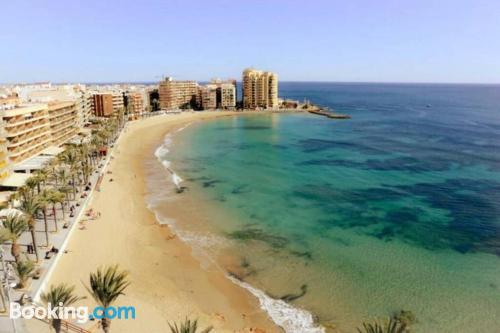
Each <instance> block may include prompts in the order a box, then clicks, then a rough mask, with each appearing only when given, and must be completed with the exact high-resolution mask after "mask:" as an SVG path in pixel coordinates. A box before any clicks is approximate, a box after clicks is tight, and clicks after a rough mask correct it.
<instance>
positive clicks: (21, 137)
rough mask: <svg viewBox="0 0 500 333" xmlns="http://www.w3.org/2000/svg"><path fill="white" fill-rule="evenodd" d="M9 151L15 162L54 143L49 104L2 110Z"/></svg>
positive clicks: (11, 159) (31, 155)
mask: <svg viewBox="0 0 500 333" xmlns="http://www.w3.org/2000/svg"><path fill="white" fill-rule="evenodd" d="M2 112H3V114H2V120H3V127H4V131H5V138H6V139H7V142H6V145H7V152H8V155H9V158H10V161H12V162H13V163H16V162H20V161H23V160H25V159H27V158H30V157H33V156H35V155H37V154H38V153H39V152H41V151H42V150H43V149H45V148H47V147H49V146H50V145H51V144H52V136H51V130H50V122H49V112H48V108H47V104H33V105H23V106H18V107H15V108H11V109H7V110H3V111H2Z"/></svg>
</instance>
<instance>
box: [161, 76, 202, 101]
mask: <svg viewBox="0 0 500 333" xmlns="http://www.w3.org/2000/svg"><path fill="white" fill-rule="evenodd" d="M159 95H160V108H161V109H187V108H197V107H198V105H199V99H198V96H199V93H198V83H197V82H196V81H176V80H173V79H172V78H171V77H167V78H166V79H165V80H163V81H161V82H160V86H159Z"/></svg>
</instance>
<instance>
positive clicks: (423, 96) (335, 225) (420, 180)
mask: <svg viewBox="0 0 500 333" xmlns="http://www.w3.org/2000/svg"><path fill="white" fill-rule="evenodd" d="M280 94H281V97H289V98H295V99H304V98H307V99H309V100H311V101H312V102H314V103H318V104H321V105H325V106H329V107H331V108H333V109H335V110H336V111H338V112H341V113H347V114H350V115H351V116H352V119H351V120H341V121H335V120H328V119H326V118H322V117H318V116H313V115H309V114H269V115H255V116H241V117H232V118H223V119H218V120H213V121H208V122H200V123H193V124H190V126H188V127H187V128H185V129H184V130H182V131H179V132H178V133H176V134H174V135H173V136H171V137H169V138H168V142H166V144H169V148H168V153H167V151H165V153H164V154H159V155H158V156H159V157H160V159H162V160H163V161H164V162H166V161H167V160H168V161H169V163H170V167H171V168H172V169H173V170H175V172H176V173H177V174H178V175H179V176H180V177H182V178H183V179H184V182H183V185H184V186H186V187H187V190H186V191H185V192H184V193H182V194H180V195H178V197H181V198H182V197H183V198H187V197H189V196H193V195H196V196H200V197H203V200H204V202H205V203H206V204H207V205H210V206H211V207H214V209H215V210H218V211H219V212H223V213H220V214H223V216H224V217H223V218H221V215H220V214H219V213H218V214H215V213H211V212H208V211H207V212H206V220H204V222H203V228H202V229H203V237H200V238H199V239H200V240H202V239H206V238H207V237H208V236H207V235H212V236H213V239H216V240H218V241H214V242H209V243H208V245H207V243H205V245H204V248H205V249H207V248H208V249H210V247H213V248H217V250H213V251H210V250H209V251H208V252H211V253H212V255H213V256H214V259H215V260H218V259H217V258H227V257H228V256H229V257H231V258H232V259H233V261H234V262H235V263H237V264H236V267H231V271H232V272H233V273H234V274H236V275H237V276H238V277H239V278H241V279H243V281H245V283H247V284H248V285H247V286H252V287H253V288H255V289H256V290H260V291H262V292H265V293H266V295H268V296H270V297H272V298H274V299H280V298H282V299H284V300H286V301H287V302H288V304H290V305H292V306H293V307H294V308H296V309H303V310H307V311H308V312H309V313H311V314H312V315H313V316H314V318H316V319H317V320H318V321H319V323H321V324H323V325H324V326H325V327H328V328H333V327H335V328H336V329H337V330H336V332H354V331H355V328H356V327H357V326H359V325H360V323H361V322H362V321H364V320H370V319H373V318H384V317H388V316H390V315H391V314H394V313H396V312H398V311H400V310H406V311H411V312H412V313H413V314H414V315H415V317H416V323H415V324H414V325H413V327H414V329H415V331H416V332H469V333H470V332H499V331H500V86H493V85H490V86H488V85H484V86H483V85H424V84H421V85H420V84H340V83H282V84H281V85H280ZM171 141H172V144H170V143H171ZM200 209H201V208H200ZM190 223H194V222H193V221H177V227H178V228H179V229H183V228H185V229H186V230H191V232H194V233H195V232H196V230H198V229H197V228H198V227H196V228H195V227H193V226H194V225H196V223H194V224H191V225H190ZM200 235H201V234H200ZM221 262H222V261H221ZM233 266H234V265H233ZM267 306H270V307H272V306H279V304H274V305H273V304H272V303H271V304H268V305H267ZM269 311H271V312H272V311H275V312H276V311H278V312H279V311H281V310H279V309H269ZM287 311H288V310H282V313H281V314H279V313H278V314H276V313H275V315H278V316H280V315H281V317H283V316H287V315H289V316H291V317H290V320H291V321H293V320H302V319H303V318H293V316H294V314H293V313H290V312H287ZM299 317H300V316H299ZM294 325H295V326H294ZM297 325H298V326H297ZM289 327H290V328H289V329H288V331H290V332H315V328H313V327H312V326H311V325H309V326H307V325H305V326H304V327H303V328H300V325H299V324H290V326H289ZM297 327H298V328H297ZM318 331H320V330H318Z"/></svg>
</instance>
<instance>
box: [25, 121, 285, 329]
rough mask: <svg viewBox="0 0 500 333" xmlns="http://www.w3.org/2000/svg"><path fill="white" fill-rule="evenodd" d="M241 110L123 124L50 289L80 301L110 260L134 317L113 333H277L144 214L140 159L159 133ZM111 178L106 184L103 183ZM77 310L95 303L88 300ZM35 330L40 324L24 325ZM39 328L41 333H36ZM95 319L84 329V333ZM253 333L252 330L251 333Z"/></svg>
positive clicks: (242, 294) (237, 290) (253, 304)
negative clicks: (125, 283)
mask: <svg viewBox="0 0 500 333" xmlns="http://www.w3.org/2000/svg"><path fill="white" fill-rule="evenodd" d="M241 114H242V113H241V112H203V113H185V114H180V115H167V116H159V117H152V118H149V119H144V120H140V121H135V122H131V123H129V124H128V125H127V129H126V130H125V131H124V133H122V138H121V139H120V142H119V144H118V146H117V147H116V149H115V152H114V156H113V157H114V158H113V159H112V160H111V162H110V165H109V167H108V170H110V171H111V172H112V174H106V176H105V178H104V181H103V184H102V187H101V191H100V192H96V193H94V197H93V199H92V202H91V203H90V205H89V208H93V209H94V210H95V211H99V212H101V213H102V216H101V218H100V219H98V220H96V221H92V222H86V228H85V230H76V232H75V234H74V235H73V237H72V238H71V239H70V240H69V244H68V249H67V253H65V254H64V255H63V256H62V257H61V260H60V262H59V263H58V267H57V268H56V270H55V271H54V273H53V275H52V277H51V279H50V281H49V285H50V284H56V283H61V282H64V283H68V284H74V285H75V286H76V293H77V294H78V295H82V296H88V293H87V292H86V290H85V287H84V283H87V280H88V274H89V272H92V271H94V270H95V269H96V268H97V267H98V266H100V265H105V264H114V263H118V264H119V265H120V266H121V267H122V268H124V269H126V270H128V271H129V272H130V280H131V282H132V284H131V286H130V287H129V289H127V291H126V295H125V296H123V297H122V298H121V299H120V300H119V302H118V304H117V305H129V306H135V307H136V311H137V312H136V319H135V320H114V321H113V323H112V328H113V330H116V331H119V332H138V331H148V332H157V331H166V330H167V329H168V323H169V322H174V321H179V320H182V319H184V318H185V317H189V318H193V319H194V318H199V320H200V324H201V326H202V327H203V326H208V325H213V326H214V328H215V330H216V331H217V332H256V329H257V328H258V329H260V330H262V331H263V332H282V329H281V328H279V327H277V326H276V325H275V324H274V323H273V322H272V320H271V319H270V318H269V317H268V315H267V314H266V313H265V312H264V311H263V310H261V309H260V307H259V301H258V300H257V299H256V298H255V297H254V296H252V295H251V294H250V293H249V292H248V291H247V290H245V289H243V288H241V287H239V286H237V285H236V284H234V283H233V282H231V281H230V280H229V279H227V277H226V275H225V273H224V272H223V271H221V270H220V269H218V268H216V267H210V266H209V267H201V266H200V263H199V262H198V261H197V260H196V259H195V258H194V257H193V255H192V250H191V248H190V247H189V246H188V245H187V244H186V243H184V242H183V241H182V240H180V239H179V238H178V237H175V235H174V234H173V232H172V231H171V230H170V228H169V227H168V226H165V225H160V224H159V223H158V222H157V219H156V217H155V214H154V213H153V212H152V211H151V210H149V209H148V207H147V205H146V200H145V196H146V195H147V194H148V193H147V192H148V191H147V188H146V175H145V171H144V161H145V160H148V158H151V156H152V157H153V158H155V156H154V155H153V153H154V151H155V149H156V148H157V146H158V144H159V143H160V142H161V140H162V139H163V138H164V136H165V135H166V133H168V132H171V131H173V130H174V129H176V128H179V127H180V126H183V125H185V124H187V123H190V122H192V121H198V120H205V119H213V118H216V117H227V116H233V115H241ZM110 178H113V180H114V181H113V182H110V181H109V179H110ZM79 304H80V305H88V306H91V307H92V306H95V303H94V302H93V300H92V299H91V298H89V297H87V299H85V300H84V301H81V302H80V303H79ZM26 325H27V326H28V327H35V326H36V329H37V330H36V331H39V332H43V331H47V332H48V331H49V327H48V326H47V325H46V324H43V323H40V322H38V323H37V322H36V321H26ZM42 325H43V326H45V330H44V329H43V328H42V327H43V326H42ZM95 325H96V323H95V322H90V323H88V324H87V325H85V328H92V327H94V326H95ZM257 332H258V331H257Z"/></svg>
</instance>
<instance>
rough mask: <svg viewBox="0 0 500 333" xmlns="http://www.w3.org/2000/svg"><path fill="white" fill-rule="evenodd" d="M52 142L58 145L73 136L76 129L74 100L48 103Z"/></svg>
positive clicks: (76, 116) (76, 118)
mask: <svg viewBox="0 0 500 333" xmlns="http://www.w3.org/2000/svg"><path fill="white" fill-rule="evenodd" d="M48 112H49V124H50V134H51V136H52V144H53V145H55V146H59V145H61V144H63V143H65V142H67V141H68V140H69V139H71V138H73V137H74V136H75V135H76V134H77V131H78V128H77V120H78V115H77V108H76V103H75V102H52V103H49V105H48Z"/></svg>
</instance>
